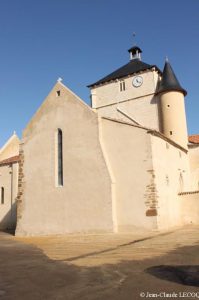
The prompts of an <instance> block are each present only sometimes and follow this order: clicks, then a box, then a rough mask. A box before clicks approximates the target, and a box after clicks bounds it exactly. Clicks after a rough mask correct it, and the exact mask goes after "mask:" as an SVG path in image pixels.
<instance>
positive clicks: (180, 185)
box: [179, 173, 184, 193]
mask: <svg viewBox="0 0 199 300" xmlns="http://www.w3.org/2000/svg"><path fill="white" fill-rule="evenodd" d="M183 190H184V180H183V176H182V174H181V173H180V177H179V193H182V192H183Z"/></svg>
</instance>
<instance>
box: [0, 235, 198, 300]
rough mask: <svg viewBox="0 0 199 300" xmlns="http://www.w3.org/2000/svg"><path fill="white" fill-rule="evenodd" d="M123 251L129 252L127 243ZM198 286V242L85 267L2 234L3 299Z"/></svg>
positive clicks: (135, 294) (85, 298) (56, 299)
mask: <svg viewBox="0 0 199 300" xmlns="http://www.w3.org/2000/svg"><path fill="white" fill-rule="evenodd" d="M127 247H129V245H128V244H127ZM132 247H133V245H132ZM123 249H124V250H123ZM120 251H122V252H123V251H124V254H123V255H124V258H125V246H123V247H122V249H120ZM132 251H133V249H132ZM146 251H147V250H146ZM91 259H93V258H92V257H91ZM98 259H100V254H99V257H98ZM102 262H103V260H102ZM191 264H192V265H191ZM162 279H163V280H162ZM198 286H199V245H193V246H185V247H178V248H176V249H175V250H173V251H170V252H168V253H167V254H165V255H162V256H159V257H151V258H147V259H143V260H128V261H125V260H124V261H120V262H119V263H116V264H103V263H102V264H101V265H100V266H96V267H82V266H76V265H73V264H72V263H71V262H61V261H56V260H51V259H50V258H48V257H47V256H46V255H44V253H43V251H42V250H41V249H39V248H37V247H35V246H33V245H28V244H24V243H21V242H18V241H16V240H13V238H12V236H8V235H6V234H2V236H1V239H0V299H1V300H14V299H15V300H18V299H19V300H76V299H78V300H79V299H81V300H107V299H110V300H112V299H114V300H131V299H133V300H135V299H141V298H140V293H141V292H147V291H150V292H154V291H155V292H158V291H173V290H175V291H183V290H184V291H194V290H197V291H198Z"/></svg>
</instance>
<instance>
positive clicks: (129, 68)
mask: <svg viewBox="0 0 199 300" xmlns="http://www.w3.org/2000/svg"><path fill="white" fill-rule="evenodd" d="M128 52H129V55H130V60H129V62H128V63H127V64H125V65H124V66H122V67H120V68H119V69H117V70H115V71H114V72H112V73H110V74H109V75H107V76H105V77H104V78H102V79H100V80H98V81H97V82H95V83H93V84H91V85H89V87H90V89H91V105H92V108H93V109H94V110H96V111H97V112H98V114H99V115H100V116H104V117H110V118H114V119H120V120H125V121H128V122H132V123H134V124H137V125H142V126H146V127H149V128H152V129H156V130H160V128H161V124H160V118H159V115H160V114H159V95H157V93H156V91H157V85H158V82H159V80H160V76H161V75H162V72H161V71H160V70H159V68H158V67H157V66H156V65H150V64H147V63H145V62H143V61H142V58H141V53H142V50H141V49H140V48H139V47H137V46H134V47H132V48H130V49H129V50H128Z"/></svg>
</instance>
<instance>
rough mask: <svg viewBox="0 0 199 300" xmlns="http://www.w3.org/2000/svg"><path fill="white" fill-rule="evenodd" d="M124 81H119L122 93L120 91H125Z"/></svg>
mask: <svg viewBox="0 0 199 300" xmlns="http://www.w3.org/2000/svg"><path fill="white" fill-rule="evenodd" d="M125 89H126V88H125V81H124V80H122V81H120V92H122V91H125Z"/></svg>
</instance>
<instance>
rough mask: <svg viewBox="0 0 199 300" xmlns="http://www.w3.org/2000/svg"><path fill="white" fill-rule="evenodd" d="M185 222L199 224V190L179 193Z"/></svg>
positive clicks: (182, 216)
mask: <svg viewBox="0 0 199 300" xmlns="http://www.w3.org/2000/svg"><path fill="white" fill-rule="evenodd" d="M179 200H180V204H181V218H182V222H183V224H199V191H192V192H184V193H180V194H179Z"/></svg>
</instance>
